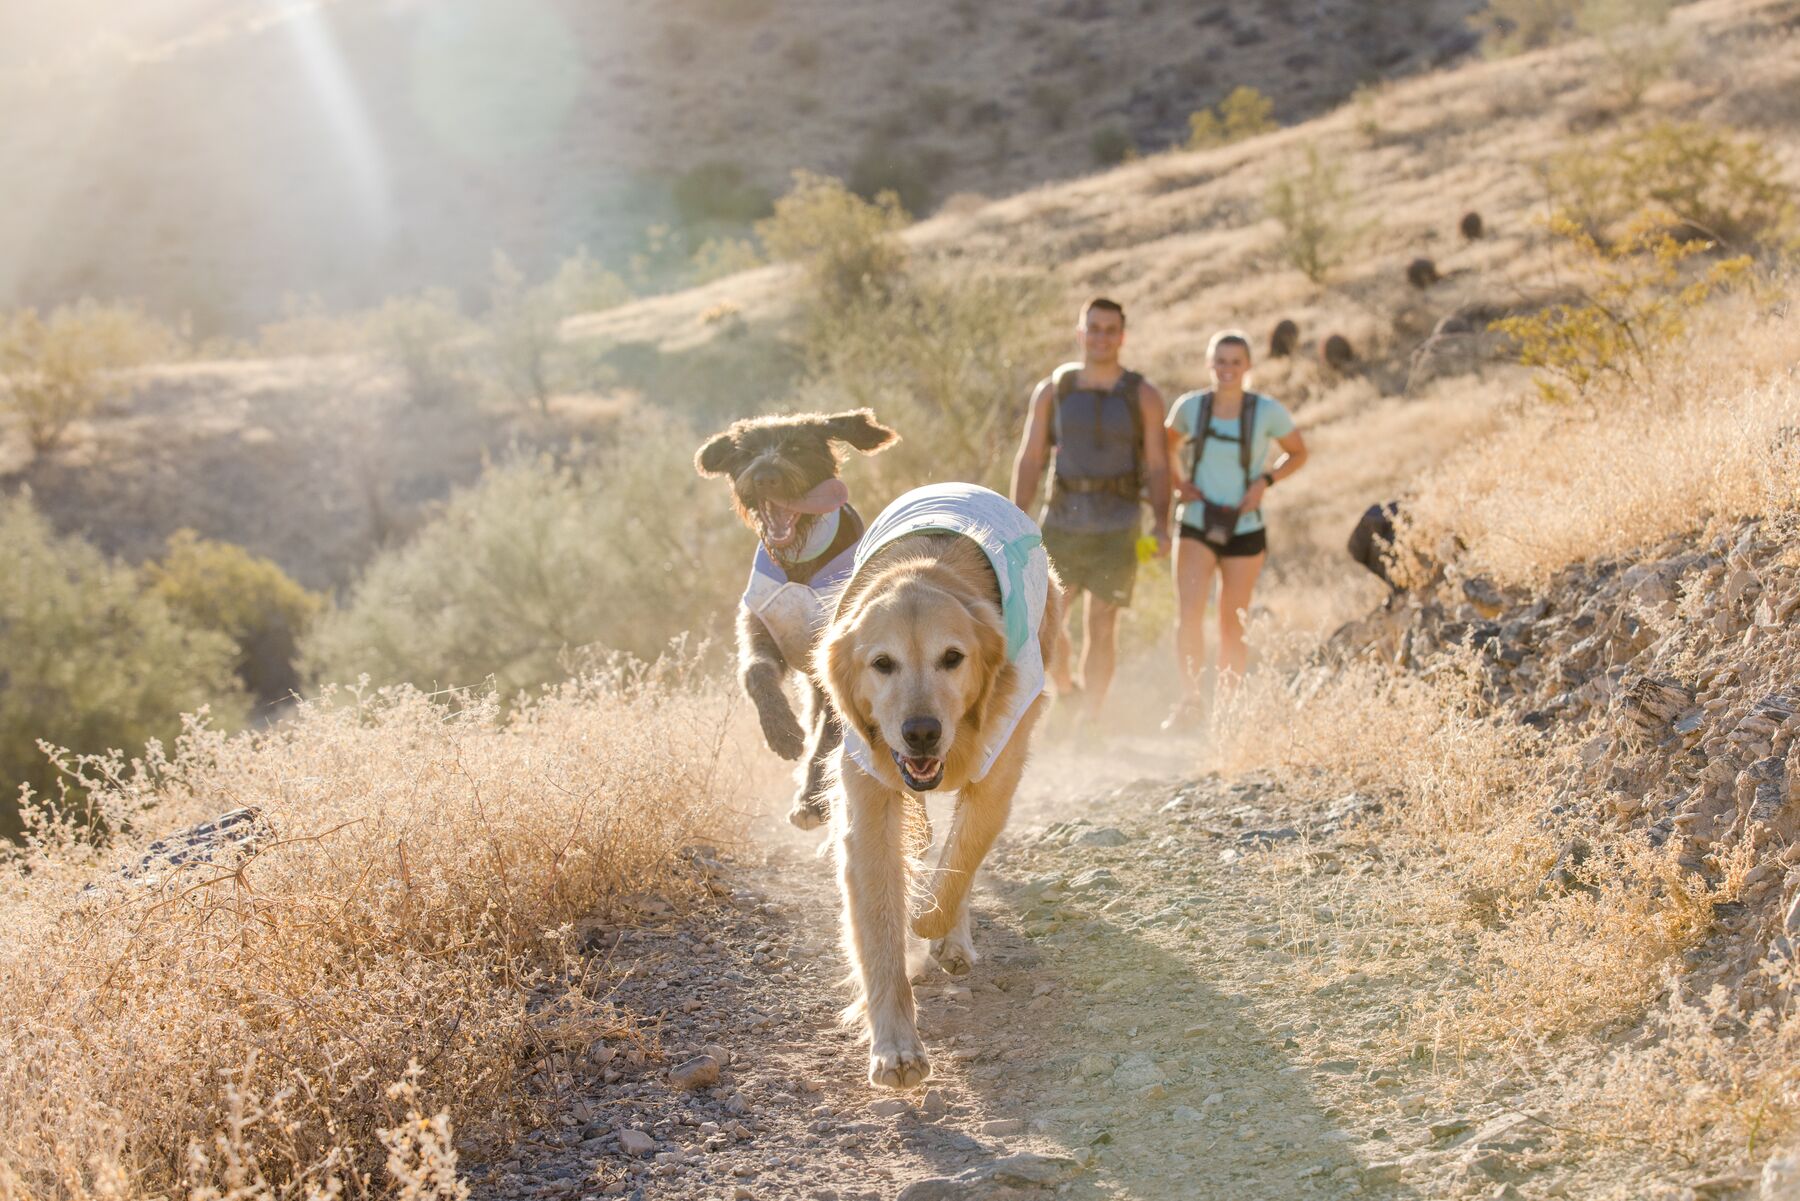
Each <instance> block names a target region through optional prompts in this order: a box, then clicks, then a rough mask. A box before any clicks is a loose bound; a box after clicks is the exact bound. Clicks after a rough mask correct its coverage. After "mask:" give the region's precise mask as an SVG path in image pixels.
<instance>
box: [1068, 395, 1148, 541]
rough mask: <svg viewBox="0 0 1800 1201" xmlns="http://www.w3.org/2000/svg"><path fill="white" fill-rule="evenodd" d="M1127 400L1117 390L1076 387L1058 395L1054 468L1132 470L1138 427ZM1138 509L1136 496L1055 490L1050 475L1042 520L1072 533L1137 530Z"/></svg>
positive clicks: (1099, 472) (1101, 472) (1102, 472)
mask: <svg viewBox="0 0 1800 1201" xmlns="http://www.w3.org/2000/svg"><path fill="white" fill-rule="evenodd" d="M1052 403H1055V402H1054V400H1052ZM1129 404H1130V402H1129V401H1127V400H1126V399H1125V397H1124V396H1123V395H1121V394H1120V393H1119V391H1118V390H1116V389H1115V390H1114V391H1112V392H1096V391H1093V390H1091V389H1087V388H1082V387H1079V386H1077V387H1076V388H1075V390H1073V391H1072V392H1070V393H1069V395H1068V396H1067V397H1065V398H1064V399H1063V402H1062V409H1061V413H1060V415H1059V414H1057V413H1056V412H1054V411H1053V412H1052V414H1051V416H1052V420H1053V424H1052V426H1051V428H1052V429H1054V430H1055V431H1056V465H1055V470H1056V472H1057V473H1058V474H1060V475H1065V476H1069V477H1072V478H1076V479H1082V478H1088V477H1104V476H1120V475H1130V474H1131V473H1132V472H1134V471H1136V470H1137V454H1136V448H1134V447H1133V445H1132V441H1133V439H1134V438H1135V437H1136V436H1137V432H1136V430H1135V428H1134V423H1133V422H1132V420H1131V409H1130V408H1129V407H1128V406H1129ZM1142 508H1143V504H1142V502H1141V501H1140V500H1138V498H1137V497H1135V496H1133V497H1130V498H1127V497H1124V496H1121V495H1119V494H1118V493H1116V492H1071V491H1068V490H1067V489H1060V490H1059V489H1058V488H1057V487H1056V485H1055V482H1054V480H1053V481H1052V482H1051V486H1050V505H1049V508H1048V509H1046V510H1045V512H1044V525H1045V526H1046V527H1053V528H1055V529H1059V530H1065V531H1068V532H1069V533H1074V534H1111V533H1119V532H1121V531H1129V532H1131V533H1133V534H1136V533H1137V532H1138V530H1139V529H1140V528H1141V524H1142Z"/></svg>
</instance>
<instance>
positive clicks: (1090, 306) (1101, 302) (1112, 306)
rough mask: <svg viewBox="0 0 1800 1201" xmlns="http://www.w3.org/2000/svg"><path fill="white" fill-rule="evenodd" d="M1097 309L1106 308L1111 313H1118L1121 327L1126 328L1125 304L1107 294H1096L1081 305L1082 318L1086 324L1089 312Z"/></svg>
mask: <svg viewBox="0 0 1800 1201" xmlns="http://www.w3.org/2000/svg"><path fill="white" fill-rule="evenodd" d="M1095 309H1105V310H1106V311H1107V312H1109V313H1117V314H1118V315H1119V328H1120V329H1124V328H1125V306H1124V305H1122V304H1120V303H1119V302H1118V301H1116V300H1109V299H1108V298H1106V297H1105V296H1096V297H1094V298H1093V299H1092V300H1090V301H1088V302H1087V303H1086V304H1084V305H1082V306H1081V320H1082V323H1083V324H1086V322H1087V316H1088V314H1089V313H1091V312H1093V311H1094V310H1095Z"/></svg>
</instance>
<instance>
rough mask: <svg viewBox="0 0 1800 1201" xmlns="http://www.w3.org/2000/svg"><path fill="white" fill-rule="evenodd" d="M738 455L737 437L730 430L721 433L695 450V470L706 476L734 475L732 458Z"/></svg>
mask: <svg viewBox="0 0 1800 1201" xmlns="http://www.w3.org/2000/svg"><path fill="white" fill-rule="evenodd" d="M736 457H737V439H736V438H733V437H732V436H731V434H730V433H729V432H726V433H723V434H719V435H717V436H716V437H714V438H713V439H712V440H711V441H709V442H707V443H706V444H705V445H704V446H702V447H701V448H700V449H699V450H698V451H696V452H694V470H695V471H698V472H699V473H700V474H701V475H704V476H708V477H710V476H715V475H732V474H735V473H734V472H733V471H732V470H731V463H732V460H733V459H735V458H736Z"/></svg>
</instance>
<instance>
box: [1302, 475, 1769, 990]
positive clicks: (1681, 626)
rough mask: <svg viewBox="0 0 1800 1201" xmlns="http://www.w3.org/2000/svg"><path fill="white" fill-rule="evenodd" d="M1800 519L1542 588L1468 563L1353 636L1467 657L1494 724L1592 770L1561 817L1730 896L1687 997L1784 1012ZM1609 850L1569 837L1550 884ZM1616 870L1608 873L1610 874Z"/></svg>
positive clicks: (1405, 661)
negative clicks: (1498, 579)
mask: <svg viewBox="0 0 1800 1201" xmlns="http://www.w3.org/2000/svg"><path fill="white" fill-rule="evenodd" d="M1797 534H1800V515H1796V514H1795V512H1794V511H1793V510H1792V509H1791V508H1788V509H1785V510H1780V509H1778V510H1776V511H1775V515H1774V516H1771V517H1769V518H1767V519H1765V520H1759V521H1748V522H1743V523H1739V524H1736V525H1734V526H1732V527H1730V528H1726V529H1723V530H1720V531H1719V532H1717V533H1715V534H1712V535H1710V536H1703V535H1684V536H1680V537H1676V538H1671V539H1669V540H1668V541H1667V542H1665V543H1664V544H1663V545H1661V546H1658V547H1654V548H1650V549H1647V550H1646V551H1645V552H1643V553H1642V554H1639V555H1632V556H1629V557H1623V558H1614V559H1606V560H1600V561H1595V562H1587V563H1581V564H1577V565H1575V566H1572V567H1570V568H1568V569H1566V570H1565V571H1563V572H1562V573H1560V574H1559V575H1558V576H1557V577H1556V578H1555V580H1554V581H1552V582H1551V583H1550V584H1549V586H1548V587H1546V588H1544V589H1542V590H1538V591H1527V590H1519V589H1510V590H1509V589H1501V588H1498V587H1496V586H1495V585H1493V584H1492V583H1491V582H1489V581H1487V580H1485V579H1482V578H1480V577H1472V578H1460V577H1459V576H1458V575H1457V573H1456V571H1455V568H1454V565H1452V566H1451V568H1450V571H1449V573H1448V575H1447V577H1446V578H1445V580H1444V581H1443V582H1442V583H1441V584H1440V585H1438V586H1435V587H1433V588H1430V589H1427V590H1424V591H1422V592H1419V593H1417V594H1413V595H1408V596H1405V597H1403V598H1402V599H1401V602H1400V603H1399V604H1397V605H1395V606H1393V607H1392V608H1389V609H1385V610H1382V611H1380V612H1377V613H1375V614H1373V615H1371V616H1370V617H1369V618H1367V619H1365V620H1364V621H1362V622H1359V623H1356V624H1355V625H1353V626H1351V627H1349V628H1347V629H1345V630H1343V631H1340V633H1339V635H1338V636H1337V639H1336V645H1337V647H1338V648H1339V649H1340V650H1343V651H1350V652H1353V653H1367V654H1375V655H1377V656H1379V657H1381V658H1384V659H1391V660H1392V661H1394V662H1396V663H1398V664H1399V665H1400V666H1402V667H1404V668H1408V669H1412V670H1416V671H1420V672H1424V673H1431V672H1434V671H1442V670H1447V669H1450V668H1451V667H1452V666H1453V665H1454V664H1459V663H1460V664H1466V665H1467V666H1468V668H1469V669H1470V670H1471V671H1472V672H1473V674H1474V675H1475V677H1476V679H1477V680H1478V681H1479V682H1480V686H1481V692H1482V695H1483V697H1484V698H1485V700H1486V702H1487V703H1488V704H1489V705H1491V706H1492V711H1493V712H1494V714H1495V715H1496V716H1497V717H1499V718H1501V719H1502V720H1504V721H1506V722H1509V723H1516V724H1517V725H1518V726H1520V727H1524V728H1526V729H1530V730H1535V731H1538V732H1539V735H1540V737H1542V738H1543V739H1544V740H1545V741H1546V744H1548V743H1549V742H1550V741H1552V740H1558V739H1562V740H1569V739H1573V740H1578V741H1579V751H1578V754H1577V756H1576V761H1575V762H1574V764H1572V766H1571V767H1570V769H1569V770H1568V772H1567V773H1566V775H1565V776H1564V777H1563V778H1562V780H1561V781H1560V785H1559V787H1558V788H1557V791H1556V796H1557V798H1558V799H1557V801H1556V803H1555V804H1554V805H1553V806H1552V808H1551V809H1550V810H1547V811H1546V812H1545V813H1544V815H1543V821H1544V822H1546V823H1549V824H1552V825H1554V824H1555V823H1557V822H1559V821H1560V822H1568V823H1570V824H1571V826H1572V828H1573V827H1574V826H1579V825H1580V824H1582V823H1588V824H1592V825H1594V826H1598V827H1602V828H1608V829H1611V830H1616V831H1620V832H1628V833H1630V834H1633V835H1637V836H1639V837H1641V838H1642V840H1643V841H1644V842H1645V843H1646V844H1647V845H1648V846H1650V847H1654V848H1661V847H1664V846H1665V845H1666V846H1667V847H1668V848H1669V849H1670V850H1671V851H1673V852H1674V854H1675V855H1676V856H1677V858H1678V861H1679V863H1680V864H1681V866H1682V867H1683V868H1685V869H1687V870H1689V871H1692V872H1695V873H1698V874H1699V875H1700V876H1701V877H1702V878H1705V879H1707V880H1708V881H1710V882H1712V883H1713V884H1715V885H1720V886H1723V887H1725V888H1727V889H1728V890H1729V892H1730V893H1731V895H1732V900H1731V902H1730V903H1729V904H1727V905H1724V906H1721V907H1720V908H1719V910H1718V915H1719V919H1720V920H1719V921H1718V922H1717V923H1716V925H1714V926H1713V928H1712V929H1711V930H1710V931H1709V932H1708V935H1707V937H1706V939H1705V941H1704V942H1703V943H1702V944H1701V945H1700V947H1699V948H1698V949H1696V950H1695V951H1692V952H1690V953H1689V955H1688V963H1689V967H1690V968H1691V969H1693V970H1692V972H1691V974H1690V975H1689V976H1688V977H1687V979H1686V984H1685V987H1686V988H1687V989H1688V990H1690V991H1692V992H1693V993H1695V994H1697V995H1704V994H1705V993H1706V992H1707V991H1708V990H1709V989H1710V988H1711V987H1712V986H1713V985H1714V984H1723V985H1725V986H1726V987H1727V988H1728V989H1729V990H1731V991H1732V992H1733V993H1734V994H1741V996H1740V997H1739V999H1740V1000H1741V1001H1742V1002H1743V1003H1744V1004H1746V1005H1748V1006H1753V1007H1754V1006H1760V1005H1764V1004H1767V1003H1769V1002H1770V1001H1771V1000H1772V999H1773V998H1772V996H1771V994H1770V987H1771V985H1770V980H1771V977H1770V976H1769V975H1767V974H1765V973H1762V972H1758V971H1756V970H1755V969H1756V968H1757V967H1758V965H1760V964H1764V963H1768V964H1773V965H1780V964H1786V963H1789V962H1791V961H1792V959H1793V956H1794V952H1795V948H1796V946H1800V805H1797V804H1796V802H1800V541H1797V539H1796V535H1797ZM1595 854H1596V852H1595V851H1594V849H1593V848H1592V847H1591V846H1590V845H1589V843H1588V841H1587V840H1586V839H1584V838H1583V837H1581V836H1580V835H1579V834H1571V835H1570V836H1569V837H1568V838H1567V839H1566V840H1565V841H1564V842H1563V844H1562V849H1561V851H1560V853H1559V854H1558V855H1557V858H1556V862H1555V864H1554V865H1553V866H1552V867H1551V869H1550V872H1549V874H1548V875H1547V876H1546V877H1545V880H1544V885H1545V887H1546V888H1548V889H1552V890H1566V889H1579V888H1587V887H1592V883H1591V879H1592V877H1593V874H1594V870H1595V868H1596V867H1599V866H1601V865H1592V864H1591V863H1590V859H1591V857H1592V856H1593V855H1595ZM1603 874H1610V873H1603Z"/></svg>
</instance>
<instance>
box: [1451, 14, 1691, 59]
mask: <svg viewBox="0 0 1800 1201" xmlns="http://www.w3.org/2000/svg"><path fill="white" fill-rule="evenodd" d="M1673 7H1674V0H1490V3H1488V4H1487V5H1486V6H1485V7H1484V8H1483V9H1482V11H1481V12H1479V13H1477V14H1476V15H1475V16H1474V17H1471V18H1470V24H1472V25H1473V26H1475V28H1476V29H1478V30H1479V31H1480V32H1481V34H1482V49H1483V50H1484V51H1486V52H1487V53H1488V54H1490V55H1495V56H1504V55H1509V54H1518V53H1521V52H1523V51H1526V50H1537V49H1540V48H1542V47H1544V46H1550V45H1554V44H1556V43H1557V42H1561V41H1564V40H1566V39H1568V38H1571V37H1575V36H1578V35H1581V34H1588V35H1598V36H1602V37H1605V36H1609V35H1613V34H1616V33H1619V32H1621V31H1623V30H1626V29H1628V28H1632V27H1635V26H1645V25H1660V24H1662V23H1663V22H1665V21H1667V20H1668V17H1669V10H1670V9H1671V8H1673Z"/></svg>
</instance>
